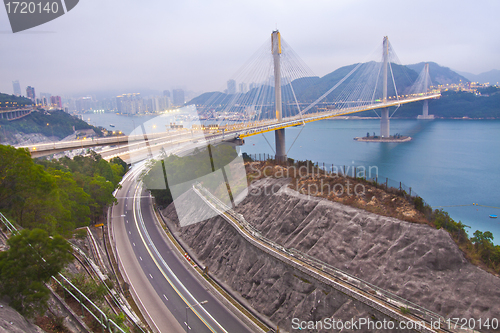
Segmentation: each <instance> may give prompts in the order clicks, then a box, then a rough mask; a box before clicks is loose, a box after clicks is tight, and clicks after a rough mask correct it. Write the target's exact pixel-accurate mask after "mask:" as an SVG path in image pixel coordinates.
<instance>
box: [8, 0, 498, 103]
mask: <svg viewBox="0 0 500 333" xmlns="http://www.w3.org/2000/svg"><path fill="white" fill-rule="evenodd" d="M153 5H154V7H152V6H153ZM148 6H149V7H148ZM115 8H119V9H115ZM499 10H500V3H498V2H495V1H481V2H479V3H470V2H467V1H463V0H461V1H453V2H451V1H441V2H438V3H436V2H433V1H419V2H415V3H414V5H413V6H411V5H405V6H402V5H401V3H400V2H396V1H384V2H383V4H381V3H377V4H375V3H372V2H369V1H366V0H365V1H354V2H353V1H338V2H335V3H333V2H329V1H317V2H314V3H308V4H307V7H306V6H305V4H304V3H303V2H301V1H287V2H284V1H274V2H264V1H254V2H251V3H247V2H245V3H243V2H226V1H207V2H197V1H188V2H183V3H165V2H160V1H155V2H152V3H148V4H143V3H136V2H132V1H126V2H118V1H117V0H110V1H108V2H106V3H105V4H103V3H102V2H98V1H96V0H86V1H82V2H81V3H79V5H78V6H77V7H75V9H74V10H72V11H71V12H69V13H67V14H65V15H63V16H62V17H60V18H58V19H56V20H54V21H51V22H49V23H47V24H44V25H42V26H39V27H36V28H33V29H30V30H27V31H25V32H20V33H16V34H13V33H12V32H11V30H10V26H9V24H8V19H7V15H6V11H5V10H0V32H1V34H0V38H1V39H2V47H1V48H0V55H1V57H2V63H1V65H0V71H1V73H2V80H1V81H0V92H4V93H12V92H13V91H12V90H13V87H12V82H13V81H17V80H19V82H21V84H22V86H21V88H22V90H24V88H25V87H26V86H34V87H36V89H37V91H48V92H51V93H53V94H57V95H78V94H85V93H89V92H94V91H103V90H110V91H116V92H117V94H118V93H131V92H134V90H137V89H151V90H158V91H163V90H164V89H169V90H172V91H173V90H174V89H176V87H183V89H184V90H191V91H198V92H205V91H215V90H219V91H223V90H224V89H226V88H227V81H228V80H230V79H232V78H233V75H234V74H235V73H236V72H237V71H238V69H239V68H240V67H241V66H242V65H243V64H244V63H245V62H246V61H247V60H248V59H249V58H250V57H251V55H252V54H253V53H254V52H256V51H257V49H259V47H261V46H262V45H263V44H264V43H266V42H267V40H268V39H269V37H270V34H271V32H272V30H275V29H276V28H278V29H279V30H280V32H281V33H282V36H283V38H284V39H285V40H286V41H287V42H288V44H290V45H291V46H292V48H293V49H294V50H295V52H296V53H297V54H298V55H299V57H300V58H301V59H302V60H303V61H304V62H305V63H306V64H307V65H308V66H309V67H310V68H311V69H312V71H313V72H314V74H315V75H318V76H324V75H326V74H328V73H330V72H332V71H334V70H335V69H337V68H339V67H342V66H346V65H350V64H353V63H356V62H362V61H364V60H365V58H366V56H368V55H369V54H370V53H371V52H372V51H373V50H374V49H375V48H377V47H379V45H380V43H381V41H382V38H383V36H389V39H390V40H391V43H392V45H393V46H394V47H395V50H396V52H397V54H398V56H399V59H400V61H401V63H402V64H412V63H418V62H422V61H434V62H437V63H438V64H440V65H442V66H445V67H449V68H451V69H453V70H458V71H463V72H470V73H473V74H479V73H481V72H485V71H489V70H492V69H499V68H500V66H499V64H498V59H497V58H498V54H500V43H499V42H498V41H497V40H495V39H494V38H491V34H493V33H494V31H498V28H499V27H500V23H498V21H497V19H496V18H495V13H497V12H499ZM117 13H118V14H117ZM238 84H239V82H238ZM247 84H250V82H248V83H247ZM238 88H239V87H238Z"/></svg>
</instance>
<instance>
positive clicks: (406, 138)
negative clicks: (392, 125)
mask: <svg viewBox="0 0 500 333" xmlns="http://www.w3.org/2000/svg"><path fill="white" fill-rule="evenodd" d="M411 140H412V138H411V136H403V137H401V138H393V137H389V138H380V137H355V138H354V141H359V142H396V143H397V142H409V141H411Z"/></svg>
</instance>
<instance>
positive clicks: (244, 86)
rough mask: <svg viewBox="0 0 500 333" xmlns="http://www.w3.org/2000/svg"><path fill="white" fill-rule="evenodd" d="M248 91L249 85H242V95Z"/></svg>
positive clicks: (243, 83)
mask: <svg viewBox="0 0 500 333" xmlns="http://www.w3.org/2000/svg"><path fill="white" fill-rule="evenodd" d="M247 91H248V89H247V84H246V83H245V82H242V83H240V93H242V94H244V93H246V92H247Z"/></svg>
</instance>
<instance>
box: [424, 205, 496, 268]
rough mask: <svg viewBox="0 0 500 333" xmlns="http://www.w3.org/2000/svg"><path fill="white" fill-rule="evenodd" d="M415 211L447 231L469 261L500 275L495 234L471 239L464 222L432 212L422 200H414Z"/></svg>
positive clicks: (477, 234)
mask: <svg viewBox="0 0 500 333" xmlns="http://www.w3.org/2000/svg"><path fill="white" fill-rule="evenodd" d="M414 205H415V209H417V210H418V211H420V212H422V213H424V214H425V215H426V217H427V219H428V220H429V222H430V224H431V225H434V226H435V227H436V228H437V229H441V228H443V229H445V230H446V231H448V232H449V234H450V235H451V237H452V238H453V240H454V241H455V242H456V243H457V245H458V246H459V247H460V249H461V250H462V251H464V253H465V254H466V256H467V257H468V259H469V260H471V261H472V262H473V263H474V264H476V265H477V264H479V265H484V266H486V267H488V268H490V269H491V270H493V271H495V272H497V273H500V245H494V244H493V234H492V233H491V232H490V231H485V232H482V231H479V230H476V231H475V232H474V237H472V238H469V235H468V234H467V232H466V231H465V228H468V227H469V226H467V225H465V224H463V223H462V222H460V221H459V222H456V221H454V220H453V219H452V218H451V217H450V215H449V214H448V213H447V212H445V211H444V210H442V209H440V210H437V209H436V210H434V211H433V210H432V208H431V207H430V206H429V205H427V204H426V203H425V202H424V201H423V200H422V198H420V197H417V198H415V200H414Z"/></svg>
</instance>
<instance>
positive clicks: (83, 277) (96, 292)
mask: <svg viewBox="0 0 500 333" xmlns="http://www.w3.org/2000/svg"><path fill="white" fill-rule="evenodd" d="M70 280H71V283H72V284H73V285H74V286H75V287H76V288H78V290H80V291H81V292H82V293H84V294H85V296H87V297H88V298H90V299H92V300H94V301H96V302H104V300H105V299H104V297H105V296H106V294H107V292H108V290H107V289H106V286H105V285H104V284H102V283H97V282H95V281H94V280H92V279H91V278H90V277H89V276H88V275H87V274H86V273H78V274H75V275H74V276H72V277H71V278H70ZM68 288H69V290H70V291H71V292H73V293H74V294H77V292H76V291H75V290H74V289H73V287H72V286H68Z"/></svg>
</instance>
